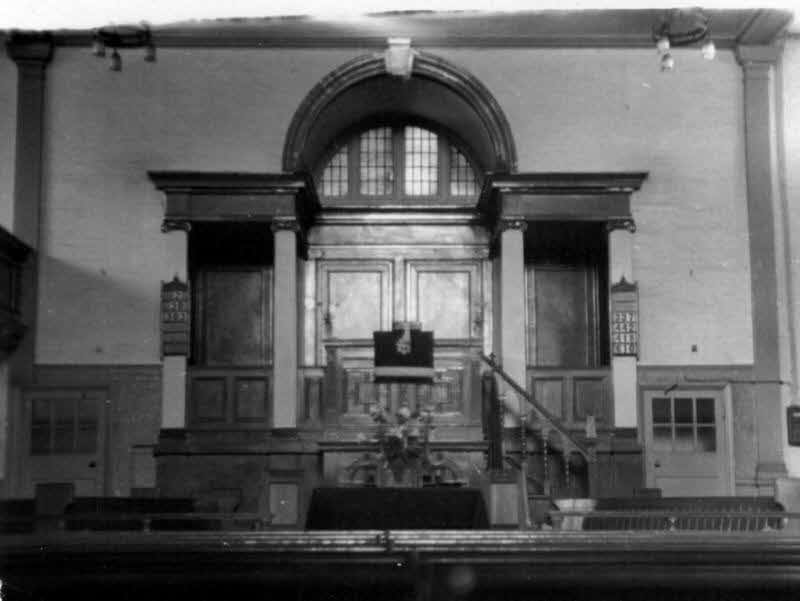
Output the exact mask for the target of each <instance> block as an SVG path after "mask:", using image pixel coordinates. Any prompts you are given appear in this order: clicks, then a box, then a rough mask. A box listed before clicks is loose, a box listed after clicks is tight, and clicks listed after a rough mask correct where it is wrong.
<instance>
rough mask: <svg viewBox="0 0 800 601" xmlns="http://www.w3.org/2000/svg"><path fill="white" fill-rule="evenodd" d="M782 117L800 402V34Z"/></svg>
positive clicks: (787, 62) (785, 68) (792, 468)
mask: <svg viewBox="0 0 800 601" xmlns="http://www.w3.org/2000/svg"><path fill="white" fill-rule="evenodd" d="M778 84H779V92H780V101H781V111H780V113H779V118H780V119H781V121H782V127H781V133H782V142H783V144H782V148H781V150H782V156H781V158H782V176H783V177H782V181H781V183H782V192H783V195H784V202H785V207H786V223H785V234H786V237H787V247H788V248H787V257H788V260H787V262H788V265H787V274H788V289H789V295H788V302H789V303H790V307H789V326H790V335H791V338H790V341H791V355H792V357H791V360H792V362H793V365H792V369H791V379H792V387H791V388H792V390H791V402H792V403H793V404H800V393H799V391H800V384H799V383H798V377H799V376H800V356H798V351H800V349H798V343H800V341H798V335H799V334H800V37H794V38H789V39H787V40H786V44H785V47H784V50H783V57H782V60H781V64H780V67H779V69H778ZM785 456H786V464H787V469H788V471H789V474H790V475H791V476H794V477H800V447H787V449H786V454H785Z"/></svg>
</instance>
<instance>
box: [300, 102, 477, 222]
mask: <svg viewBox="0 0 800 601" xmlns="http://www.w3.org/2000/svg"><path fill="white" fill-rule="evenodd" d="M382 127H388V128H390V129H391V134H392V164H393V169H394V174H395V176H394V179H393V186H392V192H391V193H390V194H363V193H362V192H361V186H360V183H361V177H360V140H361V136H362V134H364V133H366V132H368V131H371V130H375V129H378V128H382ZM406 127H419V128H422V129H424V130H427V131H430V132H431V133H433V134H435V135H436V136H437V138H438V144H437V153H438V161H437V163H438V164H437V167H438V168H437V190H436V193H435V194H428V195H415V194H408V193H406V192H405V190H404V182H405V146H404V144H405V135H404V130H405V128H406ZM342 147H346V148H347V180H348V185H347V188H348V189H347V193H345V194H343V195H336V196H329V195H325V194H324V191H323V186H322V176H323V173H324V170H325V169H326V167H327V166H328V165H329V164H330V162H331V160H332V159H333V158H334V157H335V156H336V155H337V154H338V152H339V151H340V149H341V148H342ZM451 148H455V149H456V150H457V151H458V152H459V153H460V154H461V155H463V156H464V157H465V158H466V160H467V164H468V165H469V167H470V169H471V171H472V174H473V176H474V178H475V188H474V193H471V194H451V190H450V182H451V179H450V168H451V156H450V153H451V150H450V149H451ZM471 154H472V153H471V152H470V151H469V150H468V149H467V147H466V144H464V143H463V142H462V141H461V140H460V139H459V138H458V136H457V135H455V134H453V133H452V132H450V131H447V130H445V129H443V128H441V127H438V126H437V125H435V124H431V123H429V122H425V121H420V120H414V119H404V118H396V119H389V120H387V119H383V120H376V121H369V122H367V123H360V124H359V125H358V126H356V127H353V128H350V129H348V130H346V131H345V132H343V133H342V134H341V135H339V136H337V137H336V139H335V140H334V141H333V143H332V144H331V145H330V146H329V147H328V149H327V150H326V151H325V152H324V153H322V155H321V157H322V160H321V161H320V162H319V163H318V165H317V166H316V167H315V169H314V179H315V181H316V182H317V190H318V194H319V197H320V199H321V200H322V201H323V202H324V203H325V204H334V205H348V204H351V203H354V204H359V205H362V204H367V205H380V206H381V207H383V208H391V206H394V205H397V206H401V207H404V208H408V207H410V206H414V205H420V206H430V205H431V204H445V205H456V206H459V205H465V206H473V205H474V204H475V201H476V199H477V196H478V194H479V193H480V189H481V185H482V183H483V174H482V172H481V170H480V169H479V168H478V167H477V163H476V162H475V160H474V159H473V158H472V156H471Z"/></svg>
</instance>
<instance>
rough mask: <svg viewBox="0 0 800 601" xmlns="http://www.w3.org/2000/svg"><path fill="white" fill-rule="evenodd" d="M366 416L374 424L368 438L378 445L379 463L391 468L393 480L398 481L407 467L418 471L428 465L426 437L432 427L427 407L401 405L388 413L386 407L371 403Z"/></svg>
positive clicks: (430, 413) (425, 468)
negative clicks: (371, 438)
mask: <svg viewBox="0 0 800 601" xmlns="http://www.w3.org/2000/svg"><path fill="white" fill-rule="evenodd" d="M370 416H371V417H372V419H373V421H375V423H377V424H378V428H377V431H376V433H375V438H374V439H373V441H372V442H375V443H377V444H378V446H379V448H380V455H379V461H380V463H381V467H383V468H388V469H389V470H391V472H392V475H393V476H394V479H395V481H396V482H402V481H403V476H404V475H405V473H406V472H407V471H408V470H409V469H413V470H416V472H417V474H421V473H423V472H424V471H425V470H427V469H428V468H429V467H430V460H429V457H428V441H429V438H430V432H431V430H433V428H434V426H433V412H432V411H431V410H430V409H424V410H422V411H413V412H412V411H411V409H410V408H409V407H407V406H402V407H400V408H399V409H398V410H397V411H396V412H395V413H394V416H392V414H391V413H390V411H389V410H388V409H387V408H386V407H384V406H382V405H374V406H373V407H372V408H371V409H370Z"/></svg>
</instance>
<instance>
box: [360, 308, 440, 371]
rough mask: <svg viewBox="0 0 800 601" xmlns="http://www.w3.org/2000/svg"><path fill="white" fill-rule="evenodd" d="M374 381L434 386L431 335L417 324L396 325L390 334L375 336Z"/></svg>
mask: <svg viewBox="0 0 800 601" xmlns="http://www.w3.org/2000/svg"><path fill="white" fill-rule="evenodd" d="M373 339H374V342H375V381H376V382H418V383H427V384H431V383H433V376H434V371H433V332H424V331H422V325H421V324H420V323H419V322H408V321H405V322H395V323H394V324H393V326H392V331H391V332H374V333H373Z"/></svg>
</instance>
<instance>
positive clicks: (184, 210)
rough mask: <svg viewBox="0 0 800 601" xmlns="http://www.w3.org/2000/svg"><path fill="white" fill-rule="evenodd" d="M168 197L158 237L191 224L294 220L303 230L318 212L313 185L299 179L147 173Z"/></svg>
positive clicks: (275, 175) (286, 175) (282, 175)
mask: <svg viewBox="0 0 800 601" xmlns="http://www.w3.org/2000/svg"><path fill="white" fill-rule="evenodd" d="M148 175H149V176H150V179H151V180H152V181H153V184H154V185H155V187H156V188H157V189H159V190H161V191H162V192H164V194H166V196H167V207H166V211H165V215H164V222H163V223H162V228H161V229H162V231H164V232H167V231H171V230H175V229H182V230H185V231H189V228H191V223H192V222H193V221H226V220H236V219H244V218H247V219H249V220H260V221H274V220H276V219H287V218H288V219H292V220H294V221H295V222H296V223H297V224H298V225H299V227H300V228H302V229H303V230H306V229H307V228H308V227H309V226H310V224H311V223H312V222H313V220H314V218H315V216H316V214H317V213H318V212H319V210H320V205H319V200H318V199H317V194H316V189H315V187H314V182H313V180H312V179H311V177H310V176H308V175H306V174H302V173H235V172H195V171H150V172H149V173H148Z"/></svg>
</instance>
